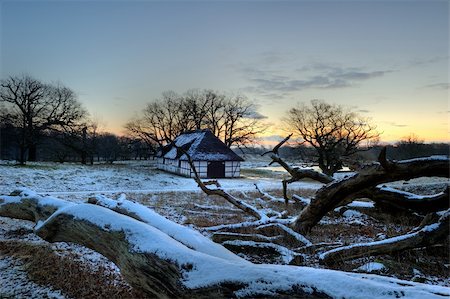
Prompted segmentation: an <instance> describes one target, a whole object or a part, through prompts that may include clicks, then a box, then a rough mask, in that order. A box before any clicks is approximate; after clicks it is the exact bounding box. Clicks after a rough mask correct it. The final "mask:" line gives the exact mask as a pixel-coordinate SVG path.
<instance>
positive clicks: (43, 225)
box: [2, 196, 450, 298]
mask: <svg viewBox="0 0 450 299" xmlns="http://www.w3.org/2000/svg"><path fill="white" fill-rule="evenodd" d="M35 198H36V199H37V200H38V201H39V200H40V199H42V198H43V197H38V196H36V197H35ZM2 200H3V201H2V205H3V204H10V203H13V202H16V204H18V205H24V206H26V205H27V203H26V202H25V201H23V202H21V203H17V198H4V197H2ZM44 201H45V199H44ZM41 205H42V203H38V206H41ZM36 233H37V234H38V235H39V236H41V237H42V238H43V239H45V240H47V241H49V242H60V241H63V242H73V243H77V244H80V245H83V246H86V247H89V248H91V249H93V250H95V251H97V252H99V253H101V254H102V255H104V256H105V257H107V258H108V259H110V260H111V261H113V262H114V263H115V264H116V265H117V266H118V267H119V268H120V270H121V273H122V275H123V276H124V278H125V279H126V280H127V281H128V282H129V283H130V284H131V285H132V286H133V287H134V288H136V289H138V290H141V291H143V292H145V293H146V294H147V295H148V296H149V297H152V298H153V297H158V298H198V297H202V298H204V297H209V298H211V297H214V298H223V297H227V298H230V297H271V296H277V297H280V296H281V297H282V296H285V297H286V296H287V297H291V298H295V297H297V298H329V297H333V298H338V297H361V290H364V296H367V297H371V298H396V297H398V296H405V297H408V298H442V296H446V295H448V294H449V292H450V290H449V288H445V287H440V286H433V285H426V284H421V283H415V282H409V281H403V280H399V279H395V278H389V277H382V276H377V275H364V274H356V273H345V272H340V271H333V270H325V269H314V268H309V267H294V266H282V265H264V264H263V265H256V264H252V263H250V262H242V261H239V260H229V259H224V258H219V257H216V256H212V255H209V254H205V253H202V252H198V251H196V250H193V249H191V248H188V247H187V246H185V245H184V244H182V243H180V242H178V241H177V240H175V239H174V238H172V237H170V236H169V235H167V234H166V233H164V232H162V231H161V230H159V229H157V228H155V227H153V226H151V225H149V224H146V223H144V222H142V221H138V220H136V219H134V218H131V217H128V216H125V215H122V214H119V213H116V212H114V211H112V210H110V209H107V208H104V207H101V206H98V205H92V204H72V205H67V206H64V207H60V208H58V209H57V210H56V212H54V213H53V214H52V215H51V216H50V217H49V218H48V219H47V220H46V221H44V222H42V221H41V222H40V223H39V224H38V225H37V226H36ZM192 238H195V236H192ZM343 285H345V288H343V287H342V286H343Z"/></svg>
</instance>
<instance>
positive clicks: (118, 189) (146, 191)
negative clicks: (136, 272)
mask: <svg viewBox="0 0 450 299" xmlns="http://www.w3.org/2000/svg"><path fill="white" fill-rule="evenodd" d="M154 163H155V162H154V161H127V162H116V163H114V164H113V165H107V164H96V165H93V166H89V165H87V166H84V165H80V164H71V163H66V164H59V163H40V162H38V163H29V164H28V165H27V166H16V165H15V164H13V163H10V162H7V161H0V194H9V193H10V192H12V191H13V190H15V189H17V188H23V187H25V188H29V189H32V190H34V191H36V192H37V193H39V194H41V195H51V196H55V197H58V198H62V199H65V200H68V201H75V202H84V201H86V199H88V198H90V197H94V196H99V195H100V194H104V195H106V196H108V197H112V198H117V197H119V196H120V194H122V193H125V194H126V197H127V198H130V199H133V198H135V197H139V196H145V197H147V198H153V197H155V198H157V199H158V200H159V201H162V202H164V204H163V205H161V206H159V208H158V209H156V210H157V212H159V213H162V214H163V215H164V216H166V217H168V218H169V219H171V220H175V221H177V222H179V223H184V222H185V221H186V219H187V218H186V214H189V213H190V214H191V215H195V213H198V214H199V217H205V218H214V217H218V216H219V215H220V216H221V217H224V218H230V219H233V217H236V214H239V210H236V209H235V208H233V207H232V206H231V205H230V206H225V207H224V206H217V205H215V204H218V203H217V202H214V201H208V202H193V201H192V199H191V198H192V196H191V195H192V193H193V192H194V193H199V194H201V191H200V190H199V188H198V186H197V184H196V183H195V182H194V180H193V179H191V178H185V177H180V176H176V175H173V174H169V173H165V172H162V171H160V170H157V169H156V167H155V164H154ZM266 165H267V163H266V162H264V161H252V162H245V163H244V164H243V165H242V177H241V178H238V179H220V180H219V182H220V184H221V185H222V187H223V188H224V189H226V190H229V191H239V192H250V191H255V184H257V185H258V187H259V188H260V189H262V190H264V191H271V190H273V191H278V192H279V190H280V189H281V178H282V177H283V176H284V175H285V172H284V171H283V170H282V169H280V168H279V167H266ZM346 175H351V173H348V172H343V173H339V174H337V177H339V178H340V177H343V176H346ZM445 184H448V180H445V179H436V178H432V179H427V178H424V179H418V180H412V181H410V182H395V183H391V184H388V186H390V187H398V186H401V187H403V188H413V189H414V188H417V186H420V188H421V190H428V189H430V190H435V189H436V188H438V187H439V186H441V185H445ZM321 186H322V184H320V183H317V182H313V181H308V180H307V181H303V182H296V183H293V184H290V185H289V190H296V191H300V190H302V191H304V190H310V191H314V190H316V189H318V188H320V187H321ZM436 186H438V187H436ZM174 193H175V194H176V195H175V196H174V195H173V194H174ZM425 193H426V192H425ZM430 193H433V192H430ZM166 194H171V195H170V196H166ZM169 198H174V199H171V200H169ZM305 200H307V201H308V200H309V199H308V198H305ZM175 201H184V202H183V203H182V205H183V206H178V207H177V206H174V205H172V203H174V202H175ZM141 202H142V201H141ZM154 204H155V201H154V202H152V203H150V202H147V205H149V206H154ZM186 205H187V206H188V208H186ZM372 206H373V205H371V203H368V202H364V201H359V202H354V203H353V204H350V205H349V206H348V207H349V208H350V209H347V210H346V211H344V212H343V213H342V217H341V218H339V219H336V218H333V219H330V218H329V217H325V218H324V219H323V220H322V221H321V224H331V225H333V224H339V223H345V224H346V225H359V226H363V225H367V223H368V221H369V222H370V221H371V220H370V219H368V217H367V216H366V215H364V214H361V213H360V212H358V211H356V210H352V209H351V208H358V207H366V208H370V207H372ZM369 225H370V224H369ZM32 228H33V226H32V224H31V223H29V222H26V221H18V220H12V219H8V218H2V217H0V240H6V239H8V240H11V239H14V237H11V235H9V232H10V231H14V230H21V229H22V230H28V231H29V233H26V234H22V235H20V236H18V237H17V238H16V239H17V240H19V239H20V240H23V239H25V240H28V241H30V242H35V243H41V244H44V243H45V242H44V241H42V240H40V239H39V238H38V237H37V236H36V235H34V234H33V233H32ZM359 241H361V240H359ZM364 241H365V239H364ZM52 248H53V249H55V250H56V251H57V252H59V253H61V254H67V253H70V254H71V255H72V256H76V258H77V259H78V260H80V262H81V263H84V264H87V265H90V266H89V267H92V268H95V267H96V266H98V265H99V264H100V265H102V266H104V267H105V266H106V267H107V268H109V269H111V272H113V273H116V272H118V269H117V268H116V267H115V265H114V264H112V263H110V262H108V261H107V260H106V259H105V258H104V257H102V256H101V255H99V254H97V253H95V252H93V251H91V250H88V249H85V248H82V247H81V246H75V245H68V244H65V243H58V244H53V245H52ZM368 265H369V266H367V267H365V266H361V267H357V269H356V270H355V271H364V272H371V271H372V270H373V271H375V270H379V269H373V268H374V267H372V266H374V265H376V264H375V263H369V264H368ZM377 266H379V265H377ZM369 268H370V269H369ZM375 268H376V267H375ZM437 284H441V285H442V284H444V285H448V283H442V281H441V280H439V281H437ZM30 292H31V294H33V296H31V297H35V298H47V297H49V298H64V296H63V295H62V294H61V293H60V292H59V291H58V290H54V289H52V288H51V287H48V286H42V285H38V284H36V283H35V282H32V281H31V280H30V279H29V278H28V277H27V276H26V275H25V272H24V270H23V265H22V264H21V262H20V261H19V260H17V259H14V258H12V257H10V256H5V255H4V256H2V255H1V254H0V298H3V297H6V298H8V297H12V298H28V297H29V296H28V294H30Z"/></svg>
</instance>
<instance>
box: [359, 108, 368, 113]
mask: <svg viewBox="0 0 450 299" xmlns="http://www.w3.org/2000/svg"><path fill="white" fill-rule="evenodd" d="M358 112H359V113H370V110H367V109H359V110H358Z"/></svg>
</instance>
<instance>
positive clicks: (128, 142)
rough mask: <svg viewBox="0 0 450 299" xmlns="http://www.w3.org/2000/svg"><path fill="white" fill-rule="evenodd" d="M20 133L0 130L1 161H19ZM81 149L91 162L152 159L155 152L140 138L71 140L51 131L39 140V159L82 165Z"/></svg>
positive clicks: (105, 135)
mask: <svg viewBox="0 0 450 299" xmlns="http://www.w3.org/2000/svg"><path fill="white" fill-rule="evenodd" d="M17 131H18V129H17V128H14V127H12V126H3V127H1V128H0V159H2V160H17V161H18V160H19V156H20V146H19V143H18V139H17V135H18V132H17ZM82 143H84V144H83V145H82ZM80 148H83V149H84V152H85V156H86V157H85V159H86V160H87V163H94V162H109V163H112V162H114V161H117V160H142V159H149V158H150V157H151V156H152V153H153V152H154V148H150V147H149V146H148V145H147V144H146V143H145V142H143V141H141V140H139V139H134V138H129V137H119V136H116V135H114V134H111V133H99V134H96V135H92V134H86V138H85V140H82V139H79V138H77V139H75V138H70V139H68V137H67V136H61V135H59V134H56V133H53V132H49V133H47V134H44V135H43V136H41V137H40V139H39V146H38V147H37V153H36V155H37V157H36V158H37V159H36V160H37V161H54V162H60V163H63V162H81V160H82V157H81V155H80Z"/></svg>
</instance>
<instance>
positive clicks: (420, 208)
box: [364, 186, 450, 214]
mask: <svg viewBox="0 0 450 299" xmlns="http://www.w3.org/2000/svg"><path fill="white" fill-rule="evenodd" d="M449 189H450V186H447V188H446V189H445V190H444V191H443V192H440V193H438V194H434V195H416V194H413V193H410V192H406V191H400V190H396V189H393V188H388V187H385V186H382V187H375V188H371V189H370V190H367V191H366V192H365V193H364V195H365V197H367V198H370V199H371V200H373V201H374V202H375V203H376V205H377V206H378V207H380V208H381V209H382V210H385V211H389V210H392V209H394V210H399V209H400V210H409V211H413V212H417V213H421V214H424V213H429V212H437V211H442V210H446V209H448V208H450V206H449V200H448V199H449Z"/></svg>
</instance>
